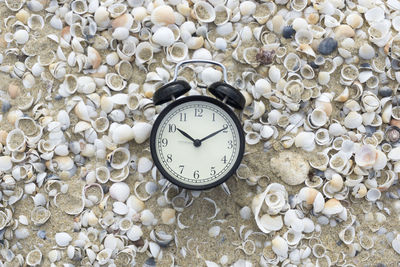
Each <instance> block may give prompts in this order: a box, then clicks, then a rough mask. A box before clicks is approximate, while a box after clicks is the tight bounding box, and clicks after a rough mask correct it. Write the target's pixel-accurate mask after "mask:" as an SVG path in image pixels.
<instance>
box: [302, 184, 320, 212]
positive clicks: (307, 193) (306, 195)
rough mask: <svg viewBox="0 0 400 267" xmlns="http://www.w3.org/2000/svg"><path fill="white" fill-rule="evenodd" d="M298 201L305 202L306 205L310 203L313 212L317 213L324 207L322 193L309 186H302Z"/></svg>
mask: <svg viewBox="0 0 400 267" xmlns="http://www.w3.org/2000/svg"><path fill="white" fill-rule="evenodd" d="M298 198H299V200H300V201H302V202H305V203H306V204H307V205H312V206H313V210H314V212H316V213H318V212H321V211H322V210H323V209H324V205H325V200H324V197H323V195H322V194H321V193H320V192H319V191H318V190H316V189H315V188H311V187H303V188H302V189H300V192H299V194H298Z"/></svg>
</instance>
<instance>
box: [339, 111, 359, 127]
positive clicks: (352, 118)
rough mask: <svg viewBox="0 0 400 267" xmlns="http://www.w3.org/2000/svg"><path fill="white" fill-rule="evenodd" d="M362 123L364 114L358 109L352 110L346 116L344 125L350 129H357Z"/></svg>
mask: <svg viewBox="0 0 400 267" xmlns="http://www.w3.org/2000/svg"><path fill="white" fill-rule="evenodd" d="M361 124H362V116H361V115H360V114H359V113H358V112H356V111H350V112H349V114H347V116H346V117H345V118H344V122H343V125H344V126H345V127H346V128H348V129H355V128H357V127H359V126H360V125H361Z"/></svg>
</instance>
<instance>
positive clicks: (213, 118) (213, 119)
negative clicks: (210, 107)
mask: <svg viewBox="0 0 400 267" xmlns="http://www.w3.org/2000/svg"><path fill="white" fill-rule="evenodd" d="M212 121H215V113H213V117H212Z"/></svg>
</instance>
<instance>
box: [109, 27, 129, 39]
mask: <svg viewBox="0 0 400 267" xmlns="http://www.w3.org/2000/svg"><path fill="white" fill-rule="evenodd" d="M128 36H129V29H127V28H125V27H118V28H115V29H114V32H113V33H112V37H113V38H115V39H117V40H120V41H123V40H126V39H127V38H128Z"/></svg>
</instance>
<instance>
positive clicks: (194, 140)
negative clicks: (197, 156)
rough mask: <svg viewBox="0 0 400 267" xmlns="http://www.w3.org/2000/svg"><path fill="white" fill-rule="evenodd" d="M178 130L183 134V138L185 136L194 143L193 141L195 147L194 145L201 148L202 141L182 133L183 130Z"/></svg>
mask: <svg viewBox="0 0 400 267" xmlns="http://www.w3.org/2000/svg"><path fill="white" fill-rule="evenodd" d="M176 129H177V130H178V131H179V132H180V133H181V134H183V136H185V137H187V138H189V139H190V140H192V141H193V145H194V146H195V147H199V146H200V145H201V140H199V139H194V138H193V137H191V136H190V135H189V134H188V133H186V132H184V131H182V130H181V129H179V128H176Z"/></svg>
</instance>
